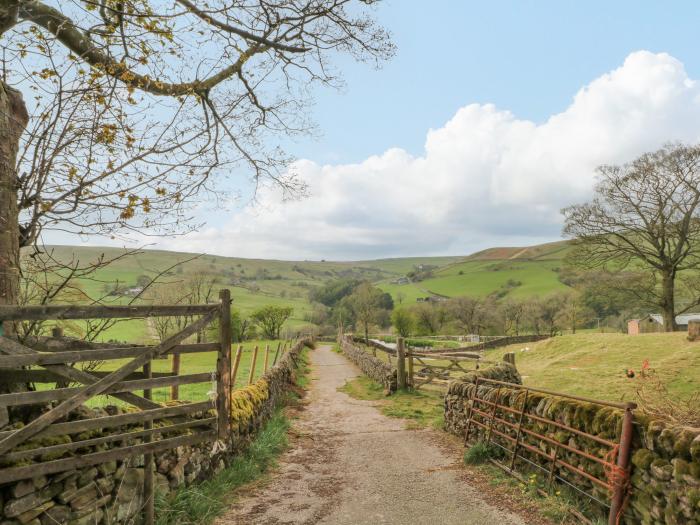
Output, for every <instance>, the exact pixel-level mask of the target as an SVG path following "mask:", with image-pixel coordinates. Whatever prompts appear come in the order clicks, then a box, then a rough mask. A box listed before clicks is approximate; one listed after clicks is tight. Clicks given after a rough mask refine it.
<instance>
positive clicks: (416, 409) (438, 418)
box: [338, 376, 445, 430]
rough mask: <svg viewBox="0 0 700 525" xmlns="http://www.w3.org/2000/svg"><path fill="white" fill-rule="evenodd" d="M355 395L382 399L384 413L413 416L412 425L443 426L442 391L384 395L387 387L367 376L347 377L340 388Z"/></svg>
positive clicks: (387, 414)
mask: <svg viewBox="0 0 700 525" xmlns="http://www.w3.org/2000/svg"><path fill="white" fill-rule="evenodd" d="M338 390H339V391H340V392H344V393H346V394H348V395H349V396H350V397H353V398H355V399H364V400H369V401H379V409H380V411H381V413H382V414H384V415H385V416H389V417H397V418H401V419H408V420H410V424H409V427H413V428H426V427H431V428H435V429H437V430H440V429H442V428H443V426H444V422H445V419H444V415H443V401H442V394H441V393H440V392H434V391H421V390H417V391H405V392H396V393H395V394H393V395H391V396H388V397H387V396H385V395H384V387H383V386H382V385H380V384H379V383H376V382H374V381H372V380H371V379H369V378H368V377H366V376H360V377H357V378H355V379H353V380H352V381H348V382H347V383H345V385H343V386H342V387H340V388H339V389H338Z"/></svg>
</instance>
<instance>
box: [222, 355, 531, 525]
mask: <svg viewBox="0 0 700 525" xmlns="http://www.w3.org/2000/svg"><path fill="white" fill-rule="evenodd" d="M310 356H311V363H312V376H311V377H312V381H311V387H310V391H309V393H308V396H307V398H306V401H307V403H308V404H307V407H306V409H305V410H303V411H302V412H301V415H300V417H299V418H298V419H295V421H294V423H293V430H292V436H293V438H292V446H291V447H290V449H289V450H288V451H287V452H285V453H284V454H283V455H282V457H281V458H280V462H279V466H278V468H277V469H276V470H275V471H274V472H273V473H272V475H271V476H270V477H269V478H268V479H267V480H266V481H265V482H263V483H262V484H259V485H258V486H255V487H253V488H252V489H250V490H248V491H247V493H246V494H245V495H243V496H242V497H240V498H238V499H237V501H236V502H235V503H234V504H233V506H232V507H231V508H230V510H229V512H228V513H227V514H226V515H225V516H223V517H222V518H220V519H219V520H218V521H217V522H216V523H217V525H234V524H235V525H244V524H245V525H248V524H254V525H257V524H260V525H262V524H264V525H281V524H286V525H301V524H304V525H315V524H321V525H326V524H328V525H330V524H333V525H364V524H367V525H369V524H373V525H374V524H387V525H389V524H392V525H393V524H397V525H398V524H405V523H414V524H423V523H425V524H444V525H465V524H479V525H491V524H494V525H495V524H498V525H501V524H502V525H523V524H525V523H526V522H525V521H524V520H523V519H522V518H521V517H520V516H517V515H515V514H512V513H511V512H509V511H508V510H506V508H505V507H504V508H503V509H499V508H496V507H495V506H493V505H492V504H490V503H488V502H487V501H485V499H484V498H482V497H480V490H483V489H481V488H478V487H477V486H476V485H474V486H473V485H471V484H470V483H469V482H468V481H465V480H464V473H463V471H462V470H461V468H460V466H459V463H458V461H459V454H456V453H455V451H454V450H453V449H450V448H449V447H446V446H445V445H444V439H443V437H442V436H441V435H440V434H441V433H439V432H436V431H433V430H410V429H406V426H405V422H404V421H403V420H400V419H394V418H389V417H386V416H384V415H382V414H381V413H380V412H379V410H377V408H376V407H375V406H374V405H375V404H376V403H375V402H372V401H359V400H356V399H352V398H350V397H349V396H347V395H346V394H344V393H342V392H338V391H337V388H338V387H340V386H342V385H343V384H345V382H346V381H347V380H349V379H352V378H354V377H356V376H357V375H359V371H358V370H357V368H355V367H354V366H353V365H352V364H350V363H349V362H348V361H347V360H346V359H345V358H344V357H343V356H341V355H339V354H337V353H334V352H332V351H331V349H330V347H329V346H321V347H320V348H318V349H317V350H315V351H313V352H311V353H310ZM491 499H493V498H491Z"/></svg>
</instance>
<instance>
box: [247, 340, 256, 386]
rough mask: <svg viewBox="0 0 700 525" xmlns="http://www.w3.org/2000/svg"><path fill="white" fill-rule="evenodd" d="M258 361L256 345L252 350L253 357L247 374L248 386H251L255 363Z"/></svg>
mask: <svg viewBox="0 0 700 525" xmlns="http://www.w3.org/2000/svg"><path fill="white" fill-rule="evenodd" d="M257 360H258V345H255V348H253V357H252V358H251V359H250V373H249V374H248V384H249V385H252V384H253V379H254V378H255V362H256V361H257Z"/></svg>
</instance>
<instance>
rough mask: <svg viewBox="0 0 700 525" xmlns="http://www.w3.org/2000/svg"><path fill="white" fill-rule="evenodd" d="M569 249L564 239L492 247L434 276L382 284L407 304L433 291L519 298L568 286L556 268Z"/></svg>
mask: <svg viewBox="0 0 700 525" xmlns="http://www.w3.org/2000/svg"><path fill="white" fill-rule="evenodd" d="M569 249H570V248H569V245H568V244H567V243H564V242H558V243H549V244H542V245H539V246H532V247H528V248H492V249H489V250H484V251H482V252H478V253H475V254H473V255H470V256H469V257H467V258H465V260H463V261H457V262H453V263H451V264H448V265H446V266H443V267H441V268H439V269H436V270H434V271H433V276H432V277H431V278H428V279H425V280H423V281H420V282H414V283H408V284H396V283H394V282H392V281H391V280H385V281H382V282H380V283H379V287H380V288H381V289H382V290H384V291H386V292H389V293H390V294H391V295H392V297H393V298H394V301H398V299H400V298H403V299H402V300H403V302H405V303H406V304H410V303H414V302H415V301H416V300H417V299H418V298H419V297H428V296H430V295H438V296H444V297H458V296H462V295H469V296H474V297H485V296H487V295H489V294H492V293H494V292H496V293H498V292H500V293H502V294H503V296H507V297H514V298H518V299H522V298H525V297H532V296H535V295H538V296H543V295H547V294H550V293H553V292H557V291H562V290H566V289H567V287H566V286H565V285H564V284H562V283H561V282H560V281H559V277H558V273H557V272H558V270H559V269H560V268H561V267H562V265H563V263H564V261H563V258H564V256H565V255H566V253H567V252H568V250H569Z"/></svg>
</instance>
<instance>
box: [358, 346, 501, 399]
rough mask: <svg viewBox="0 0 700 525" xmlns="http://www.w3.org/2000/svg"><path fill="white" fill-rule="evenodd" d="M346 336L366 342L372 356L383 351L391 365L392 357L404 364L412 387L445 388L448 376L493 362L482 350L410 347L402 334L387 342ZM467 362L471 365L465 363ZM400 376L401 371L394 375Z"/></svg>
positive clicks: (399, 364)
mask: <svg viewBox="0 0 700 525" xmlns="http://www.w3.org/2000/svg"><path fill="white" fill-rule="evenodd" d="M349 337H352V339H353V340H354V341H356V342H358V343H362V344H366V345H368V346H369V347H370V348H371V349H372V353H373V354H374V355H375V356H376V353H377V351H379V352H383V353H385V354H386V355H387V359H388V361H389V364H391V365H393V364H394V363H392V357H394V358H396V366H397V368H399V367H401V366H402V365H403V366H404V370H405V374H406V379H405V382H406V385H407V386H410V387H412V388H415V389H419V388H422V387H424V386H426V385H432V386H438V387H441V388H445V387H447V385H448V384H449V382H450V381H451V380H453V379H459V378H460V377H463V376H464V375H466V374H468V373H470V372H473V371H474V370H478V369H479V367H480V366H481V365H482V364H486V363H494V362H493V361H490V360H487V359H484V356H483V354H480V353H476V352H461V353H459V354H458V355H454V354H452V353H444V352H443V350H445V349H439V350H438V349H434V350H426V349H424V348H415V347H411V346H409V345H406V343H405V339H404V338H402V337H398V338H397V342H396V343H389V344H387V343H383V342H381V341H378V340H376V339H369V340H367V341H366V340H365V339H364V338H361V337H357V336H352V335H351V334H350V335H349ZM401 349H403V350H401ZM453 350H455V349H453ZM399 354H401V355H399ZM467 364H468V365H471V367H467V366H466V365H467ZM399 376H400V373H399V375H397V377H399Z"/></svg>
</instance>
